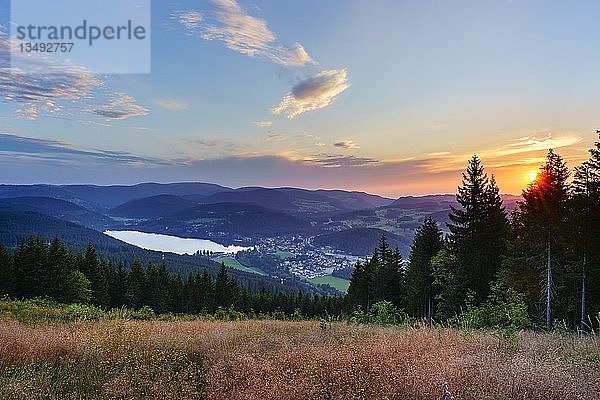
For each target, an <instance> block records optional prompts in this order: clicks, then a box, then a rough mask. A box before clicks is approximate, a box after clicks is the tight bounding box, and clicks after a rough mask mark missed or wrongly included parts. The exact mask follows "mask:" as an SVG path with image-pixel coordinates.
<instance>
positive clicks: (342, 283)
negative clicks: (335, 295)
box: [310, 275, 350, 293]
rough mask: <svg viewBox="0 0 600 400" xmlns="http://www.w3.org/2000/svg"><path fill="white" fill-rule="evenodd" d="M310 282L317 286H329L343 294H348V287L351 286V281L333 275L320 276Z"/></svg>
mask: <svg viewBox="0 0 600 400" xmlns="http://www.w3.org/2000/svg"><path fill="white" fill-rule="evenodd" d="M310 282H311V283H313V284H315V285H329V286H331V287H333V288H336V289H337V290H339V291H340V292H342V293H346V292H347V291H348V287H349V286H350V281H349V280H347V279H343V278H338V277H337V276H331V275H325V276H318V277H316V278H312V279H310Z"/></svg>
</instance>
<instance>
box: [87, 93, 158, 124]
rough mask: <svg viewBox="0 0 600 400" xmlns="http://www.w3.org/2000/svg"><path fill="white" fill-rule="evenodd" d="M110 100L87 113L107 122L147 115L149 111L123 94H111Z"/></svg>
mask: <svg viewBox="0 0 600 400" xmlns="http://www.w3.org/2000/svg"><path fill="white" fill-rule="evenodd" d="M111 97H112V98H111V100H110V101H109V102H108V103H106V104H101V105H98V106H92V107H90V108H88V109H87V111H88V112H90V113H92V114H95V115H97V116H100V117H104V118H106V119H109V120H125V119H128V118H132V117H141V116H144V115H147V114H148V113H149V112H150V110H149V109H147V108H146V107H144V106H141V105H139V104H136V102H135V99H134V98H133V97H132V96H130V95H128V94H125V93H113V94H112V96H111Z"/></svg>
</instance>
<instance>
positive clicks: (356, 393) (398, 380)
mask: <svg viewBox="0 0 600 400" xmlns="http://www.w3.org/2000/svg"><path fill="white" fill-rule="evenodd" d="M444 383H447V384H448V387H449V389H450V391H451V392H452V394H453V395H454V398H455V399H456V400H459V399H461V400H462V399H465V400H466V399H531V400H537V399H539V400H542V399H544V400H547V399H562V400H569V399H573V400H575V399H578V400H585V399H597V398H598V393H600V347H599V342H598V338H597V337H596V336H587V337H581V336H576V335H558V334H545V333H533V332H522V333H519V334H518V335H517V336H516V337H514V338H512V339H511V340H506V339H502V338H500V337H497V336H495V335H494V334H493V333H490V332H483V331H464V330H463V331H461V330H458V329H454V328H428V327H413V328H407V327H385V326H375V325H358V324H349V323H346V322H336V323H325V322H319V321H301V322H294V321H273V320H263V321H258V320H247V321H230V322H223V321H207V320H204V321H202V320H199V321H183V320H179V321H156V320H154V321H134V320H102V319H101V320H96V321H87V322H85V321H80V322H77V321H74V322H42V323H35V324H32V323H23V322H19V321H17V320H15V319H13V318H11V317H4V318H2V319H0V398H2V399H215V400H220V399H223V400H226V399H230V400H235V399H265V400H268V399H274V400H275V399H277V400H280V399H283V400H285V399H290V400H292V399H411V400H421V399H423V400H425V399H426V400H433V399H439V398H441V395H442V393H443V392H442V385H443V384H444Z"/></svg>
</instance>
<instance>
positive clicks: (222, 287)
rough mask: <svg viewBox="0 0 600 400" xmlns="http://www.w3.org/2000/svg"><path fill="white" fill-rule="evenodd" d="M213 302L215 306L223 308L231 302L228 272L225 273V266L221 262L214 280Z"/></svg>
mask: <svg viewBox="0 0 600 400" xmlns="http://www.w3.org/2000/svg"><path fill="white" fill-rule="evenodd" d="M215 303H216V306H217V307H223V308H228V307H229V306H231V305H232V304H233V296H232V293H231V286H230V281H229V274H227V268H226V267H225V264H223V263H221V268H220V269H219V273H218V274H217V279H216V280H215Z"/></svg>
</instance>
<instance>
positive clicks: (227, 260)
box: [213, 257, 267, 275]
mask: <svg viewBox="0 0 600 400" xmlns="http://www.w3.org/2000/svg"><path fill="white" fill-rule="evenodd" d="M213 261H215V262H218V263H219V264H220V263H223V264H225V266H226V267H229V268H233V269H237V270H240V271H244V272H250V273H251V274H258V275H267V274H265V273H264V272H263V271H261V270H260V269H258V268H251V267H246V266H244V265H242V264H240V262H239V261H238V260H236V259H235V258H233V257H218V258H215V259H213Z"/></svg>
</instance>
